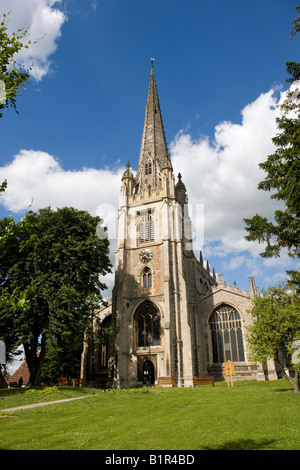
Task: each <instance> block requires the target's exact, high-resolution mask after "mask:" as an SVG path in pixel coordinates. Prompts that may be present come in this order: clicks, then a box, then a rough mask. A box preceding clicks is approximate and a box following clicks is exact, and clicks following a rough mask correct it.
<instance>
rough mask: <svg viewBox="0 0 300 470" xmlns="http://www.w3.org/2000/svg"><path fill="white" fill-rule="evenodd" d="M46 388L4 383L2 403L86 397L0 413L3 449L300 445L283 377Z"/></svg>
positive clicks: (294, 407)
mask: <svg viewBox="0 0 300 470" xmlns="http://www.w3.org/2000/svg"><path fill="white" fill-rule="evenodd" d="M45 390H46V389H40V390H33V391H30V389H29V390H26V389H21V390H20V389H19V390H17V389H11V390H0V409H2V410H3V409H5V408H9V407H15V406H21V405H23V404H28V403H29V402H31V403H36V402H39V401H51V400H58V399H62V398H70V397H71V396H73V397H74V396H79V395H81V396H82V395H88V396H87V397H86V398H85V399H83V400H76V401H71V402H66V403H57V404H52V405H47V406H43V407H38V408H32V409H24V410H18V411H15V412H13V413H11V412H10V413H8V412H2V414H1V412H0V418H1V416H2V419H0V449H14V450H21V449H23V450H38V449H41V450H48V449H49V450H75V449H84V450H90V449H93V450H200V449H203V450H211V449H212V450H216V449H228V450H241V449H243V450H254V449H265V450H277V449H278V450H279V449H284V450H288V449H294V450H299V449H300V430H299V422H300V406H299V405H300V394H297V393H294V392H293V391H292V389H291V388H290V386H289V384H288V382H287V381H286V380H284V379H283V380H277V381H272V382H256V381H245V382H236V383H234V387H233V388H227V384H226V382H217V383H216V384H215V387H212V386H209V385H202V386H199V387H196V388H189V389H183V388H172V389H171V388H151V389H136V390H111V391H102V390H96V389H78V388H71V387H70V388H67V387H66V388H63V387H55V388H54V389H53V391H52V392H51V390H50V389H48V390H47V391H46V392H45Z"/></svg>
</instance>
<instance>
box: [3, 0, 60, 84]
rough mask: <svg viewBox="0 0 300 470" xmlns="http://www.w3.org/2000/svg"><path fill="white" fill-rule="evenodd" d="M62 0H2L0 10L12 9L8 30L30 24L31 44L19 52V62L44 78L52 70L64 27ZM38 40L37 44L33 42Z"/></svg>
mask: <svg viewBox="0 0 300 470" xmlns="http://www.w3.org/2000/svg"><path fill="white" fill-rule="evenodd" d="M61 5H62V0H57V1H56V0H26V1H24V0H1V4H0V14H1V16H2V14H3V13H5V14H7V13H8V12H10V15H9V16H8V18H9V23H8V31H9V33H10V34H11V33H12V32H15V31H17V29H18V28H21V27H23V26H24V25H26V28H29V34H28V36H26V39H27V41H28V40H31V41H32V44H31V45H30V47H29V48H28V49H23V50H22V51H20V52H19V54H18V56H17V62H18V64H19V65H22V66H24V67H25V68H29V67H31V66H32V64H33V67H32V70H31V72H30V73H31V75H32V76H33V77H34V78H35V79H36V80H37V81H39V80H41V79H42V78H43V77H44V76H45V75H46V74H47V73H48V72H49V70H50V67H51V63H52V61H51V56H52V54H53V53H54V52H55V51H56V49H57V45H58V39H59V37H60V36H61V28H62V26H63V24H64V22H65V21H66V20H67V17H66V15H65V13H64V12H63V11H62V10H61V9H60V8H59V7H60V6H61ZM35 41H37V42H36V43H35V44H34V42H35Z"/></svg>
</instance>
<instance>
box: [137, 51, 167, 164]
mask: <svg viewBox="0 0 300 470" xmlns="http://www.w3.org/2000/svg"><path fill="white" fill-rule="evenodd" d="M153 60H154V59H151V74H150V83H149V89H148V98H147V104H146V111H145V120H144V129H143V136H142V143H141V150H140V159H139V164H142V163H144V162H145V161H146V160H147V158H148V157H149V155H150V157H151V159H153V160H154V159H158V160H159V161H160V162H163V160H164V159H165V158H166V157H168V155H169V152H168V147H167V142H166V137H165V131H164V126H163V121H162V117H161V111H160V105H159V100H158V94H157V88H156V82H155V76H154V70H153Z"/></svg>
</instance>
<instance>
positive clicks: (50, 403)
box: [0, 395, 96, 411]
mask: <svg viewBox="0 0 300 470" xmlns="http://www.w3.org/2000/svg"><path fill="white" fill-rule="evenodd" d="M94 396H96V395H84V397H75V398H64V399H63V400H55V401H46V402H43V403H34V404H32V405H23V406H16V407H15V408H6V409H4V410H0V411H18V410H25V409H26V408H35V407H36V406H45V405H53V404H55V403H63V402H65V401H72V400H81V398H88V397H94Z"/></svg>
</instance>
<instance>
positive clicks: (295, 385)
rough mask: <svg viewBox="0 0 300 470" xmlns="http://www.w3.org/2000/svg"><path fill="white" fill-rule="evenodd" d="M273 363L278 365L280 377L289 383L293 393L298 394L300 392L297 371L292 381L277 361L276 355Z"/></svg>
mask: <svg viewBox="0 0 300 470" xmlns="http://www.w3.org/2000/svg"><path fill="white" fill-rule="evenodd" d="M275 361H276V363H277V364H278V366H279V369H280V370H281V372H282V375H283V376H284V378H285V379H287V380H288V381H289V382H290V384H291V385H292V386H293V388H294V392H296V393H299V392H300V389H299V372H297V371H296V370H295V378H294V379H292V377H290V376H289V375H288V374H287V373H286V372H285V370H284V367H283V365H282V364H281V362H280V360H279V359H278V355H276V357H275Z"/></svg>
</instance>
